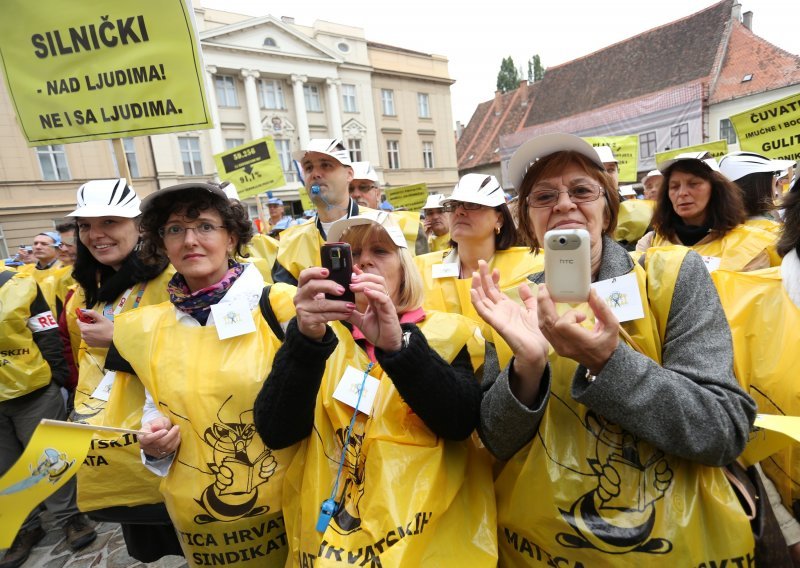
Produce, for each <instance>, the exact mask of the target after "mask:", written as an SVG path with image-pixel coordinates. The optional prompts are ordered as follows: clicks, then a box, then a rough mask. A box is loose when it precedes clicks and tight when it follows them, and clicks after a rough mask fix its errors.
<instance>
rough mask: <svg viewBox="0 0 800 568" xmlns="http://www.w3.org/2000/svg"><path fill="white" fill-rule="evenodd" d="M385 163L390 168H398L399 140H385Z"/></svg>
mask: <svg viewBox="0 0 800 568" xmlns="http://www.w3.org/2000/svg"><path fill="white" fill-rule="evenodd" d="M386 154H387V164H388V168H389V169H390V170H399V169H400V141H399V140H387V141H386Z"/></svg>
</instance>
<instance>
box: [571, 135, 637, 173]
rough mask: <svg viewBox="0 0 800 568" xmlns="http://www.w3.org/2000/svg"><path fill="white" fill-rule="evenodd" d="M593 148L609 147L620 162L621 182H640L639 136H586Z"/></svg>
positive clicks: (585, 138)
mask: <svg viewBox="0 0 800 568" xmlns="http://www.w3.org/2000/svg"><path fill="white" fill-rule="evenodd" d="M583 139H584V140H586V141H587V142H588V143H589V144H591V145H592V146H595V147H596V146H609V147H610V148H611V151H612V152H614V157H615V158H616V159H617V162H619V180H620V181H630V182H635V181H639V180H637V179H636V175H637V171H638V167H639V166H638V164H639V136H638V135H636V134H631V135H626V136H584V137H583Z"/></svg>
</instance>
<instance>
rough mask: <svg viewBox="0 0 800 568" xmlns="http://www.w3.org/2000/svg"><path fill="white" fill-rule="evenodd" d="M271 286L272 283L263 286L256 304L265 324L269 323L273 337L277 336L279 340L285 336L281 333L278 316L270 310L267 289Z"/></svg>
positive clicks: (270, 305)
mask: <svg viewBox="0 0 800 568" xmlns="http://www.w3.org/2000/svg"><path fill="white" fill-rule="evenodd" d="M271 288H272V284H268V285H267V286H264V289H263V290H262V291H261V299H260V300H259V301H258V305H259V307H260V308H261V315H262V316H264V320H265V321H266V322H267V325H269V328H270V329H271V330H272V333H274V334H275V337H277V338H278V339H279V340H280V341H283V340H284V338H285V337H286V336H285V334H284V333H283V328H282V327H281V322H279V321H278V318H277V317H276V316H275V312H274V311H273V310H272V304H271V303H270V301H269V291H270V289H271Z"/></svg>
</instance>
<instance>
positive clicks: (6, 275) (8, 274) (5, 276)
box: [0, 270, 16, 288]
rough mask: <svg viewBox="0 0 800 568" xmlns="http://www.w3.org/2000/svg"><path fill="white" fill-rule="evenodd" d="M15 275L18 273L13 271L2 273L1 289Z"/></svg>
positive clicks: (0, 278) (0, 274)
mask: <svg viewBox="0 0 800 568" xmlns="http://www.w3.org/2000/svg"><path fill="white" fill-rule="evenodd" d="M15 274H16V272H14V271H13V270H3V272H0V288H2V287H3V284H5V283H6V282H8V281H9V280H11V279H12V278H14V275H15Z"/></svg>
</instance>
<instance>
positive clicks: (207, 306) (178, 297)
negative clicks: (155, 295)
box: [167, 259, 244, 325]
mask: <svg viewBox="0 0 800 568" xmlns="http://www.w3.org/2000/svg"><path fill="white" fill-rule="evenodd" d="M243 271H244V265H243V264H239V263H238V262H235V261H234V260H231V259H228V272H226V273H225V276H223V277H222V280H220V281H219V282H217V283H216V284H213V285H211V286H209V287H207V288H201V289H200V290H198V291H197V292H191V291H190V290H189V286H188V285H187V284H186V279H185V278H184V277H183V275H182V274H179V273H177V272H176V273H175V276H173V277H172V279H171V280H170V281H169V284H167V292H169V301H170V302H172V305H174V306H175V307H176V308H178V309H179V310H180V311H182V312H184V313H187V314H189V315H190V316H192V317H193V318H194V319H196V320H197V321H199V322H200V325H206V322H207V321H208V316H209V315H210V314H211V306H213V305H215V304H217V303H218V302H219V301H220V300H221V299H222V297H223V296H225V294H226V293H227V292H228V290H229V289H230V287H231V285H232V284H233V283H234V282H236V279H237V278H239V276H241V275H242V272H243Z"/></svg>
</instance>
